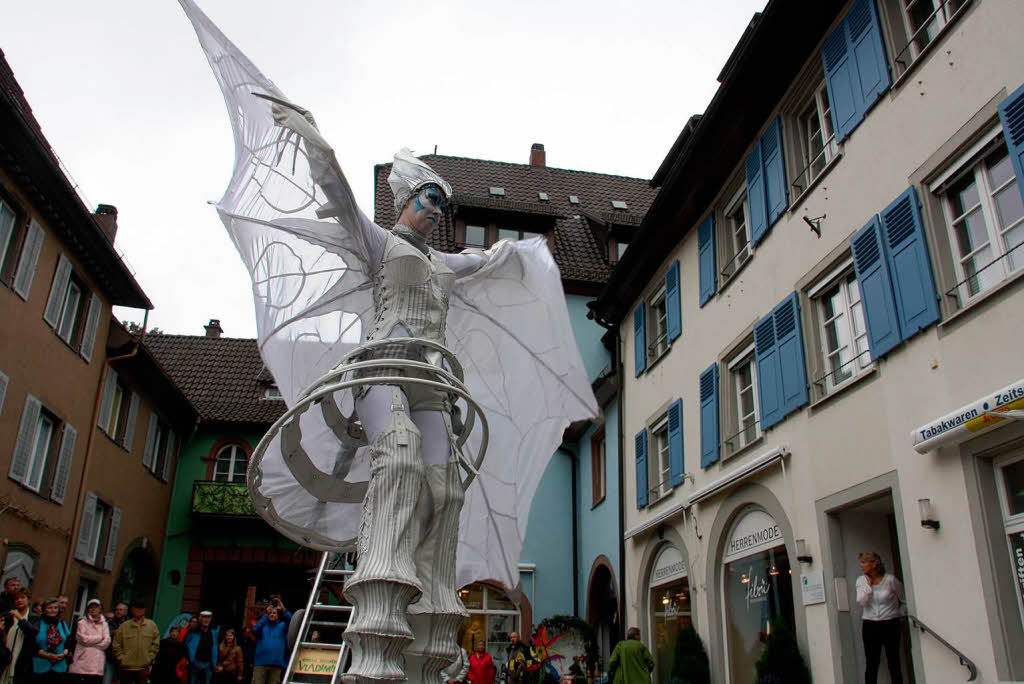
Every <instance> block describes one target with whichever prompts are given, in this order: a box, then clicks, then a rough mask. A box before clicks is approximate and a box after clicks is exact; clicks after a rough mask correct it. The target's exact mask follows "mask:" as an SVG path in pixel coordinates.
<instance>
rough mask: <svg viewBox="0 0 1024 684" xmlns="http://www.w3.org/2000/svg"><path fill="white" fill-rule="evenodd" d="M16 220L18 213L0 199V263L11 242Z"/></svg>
mask: <svg viewBox="0 0 1024 684" xmlns="http://www.w3.org/2000/svg"><path fill="white" fill-rule="evenodd" d="M17 220H18V215H17V214H15V213H14V210H13V209H11V207H10V206H9V205H8V204H7V203H6V202H4V201H3V200H0V264H2V263H3V262H4V257H5V256H6V255H7V247H8V246H9V245H10V244H11V236H12V235H14V223H15V221H17Z"/></svg>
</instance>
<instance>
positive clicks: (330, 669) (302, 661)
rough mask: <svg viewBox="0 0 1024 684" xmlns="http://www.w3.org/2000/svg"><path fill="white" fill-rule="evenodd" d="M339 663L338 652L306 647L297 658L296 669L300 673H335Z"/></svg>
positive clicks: (328, 674) (329, 674)
mask: <svg viewBox="0 0 1024 684" xmlns="http://www.w3.org/2000/svg"><path fill="white" fill-rule="evenodd" d="M337 664H338V652H337V651H328V650H327V649H324V648H304V649H302V650H301V651H299V655H298V656H297V657H296V658H295V671H296V672H298V673H299V674H308V675H327V676H331V675H333V674H334V668H335V666H337Z"/></svg>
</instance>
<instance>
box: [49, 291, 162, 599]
mask: <svg viewBox="0 0 1024 684" xmlns="http://www.w3.org/2000/svg"><path fill="white" fill-rule="evenodd" d="M111 315H113V313H111ZM148 321H149V310H148V309H146V313H145V314H144V315H143V319H142V335H141V336H140V337H139V339H138V340H136V341H135V346H134V347H132V350H131V351H130V352H128V353H127V354H122V355H121V356H108V357H107V360H106V361H104V363H103V369H102V372H101V373H100V384H99V386H98V388H97V390H96V398H95V399H94V400H93V403H92V421H91V422H90V423H89V439H88V440H86V443H85V459H84V460H83V461H82V479H81V480H79V486H78V497H77V498H76V500H75V510H74V515H73V517H72V518H71V535H70V536H69V537H68V552H67V554H66V556H67V557H66V558H65V559H64V570H62V571H61V574H60V589H59V590H58V591H57V593H58V594H64V593H66V590H67V582H68V575H69V573H70V572H71V563H72V561H73V560H74V558H75V541H76V539H75V538H76V537H77V536H78V532H79V530H78V527H79V525H80V524H81V522H82V521H81V516H82V505H83V504H84V503H85V483H86V481H87V480H88V475H89V461H90V457H91V456H92V448H93V445H94V444H95V441H96V421H97V420H99V417H100V402H101V401H102V399H103V390H104V389H106V388H105V387H104V385H105V384H106V382H107V369H108V368H110V364H111V363H112V362H114V361H122V360H124V359H130V358H132V357H133V356H135V355H136V354H138V353H139V345H141V344H142V341H143V340H144V339H146V323H147V322H148ZM108 330H109V328H108ZM105 348H106V344H104V349H105Z"/></svg>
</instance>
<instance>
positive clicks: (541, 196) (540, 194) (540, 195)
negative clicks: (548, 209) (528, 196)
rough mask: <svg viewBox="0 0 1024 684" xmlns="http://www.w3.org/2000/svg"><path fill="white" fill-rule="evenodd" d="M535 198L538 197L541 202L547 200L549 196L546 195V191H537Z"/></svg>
mask: <svg viewBox="0 0 1024 684" xmlns="http://www.w3.org/2000/svg"><path fill="white" fill-rule="evenodd" d="M537 199H539V200H540V201H541V202H547V201H548V200H549V199H551V198H550V197H548V193H546V192H538V193H537Z"/></svg>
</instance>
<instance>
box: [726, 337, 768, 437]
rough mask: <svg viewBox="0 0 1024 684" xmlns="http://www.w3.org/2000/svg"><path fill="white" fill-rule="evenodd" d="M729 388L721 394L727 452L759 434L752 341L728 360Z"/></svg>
mask: <svg viewBox="0 0 1024 684" xmlns="http://www.w3.org/2000/svg"><path fill="white" fill-rule="evenodd" d="M727 368H728V372H729V376H728V383H729V384H728V389H727V391H726V392H725V393H724V396H725V398H726V400H727V402H728V404H727V407H726V416H725V419H726V430H725V432H726V436H725V439H724V440H722V441H723V442H724V443H725V448H726V453H727V455H730V456H731V455H732V454H734V453H736V452H737V451H740V450H741V449H743V448H744V447H745V446H747V445H748V444H751V443H753V442H754V441H756V440H757V439H758V437H760V436H761V417H760V415H759V414H758V404H759V402H758V394H757V389H758V388H757V363H756V361H755V360H754V342H753V340H750V341H749V343H748V344H747V345H746V346H744V347H742V348H741V349H740V350H739V351H737V352H736V353H735V355H734V356H733V357H732V358H731V359H730V360H729V361H728V363H727Z"/></svg>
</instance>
